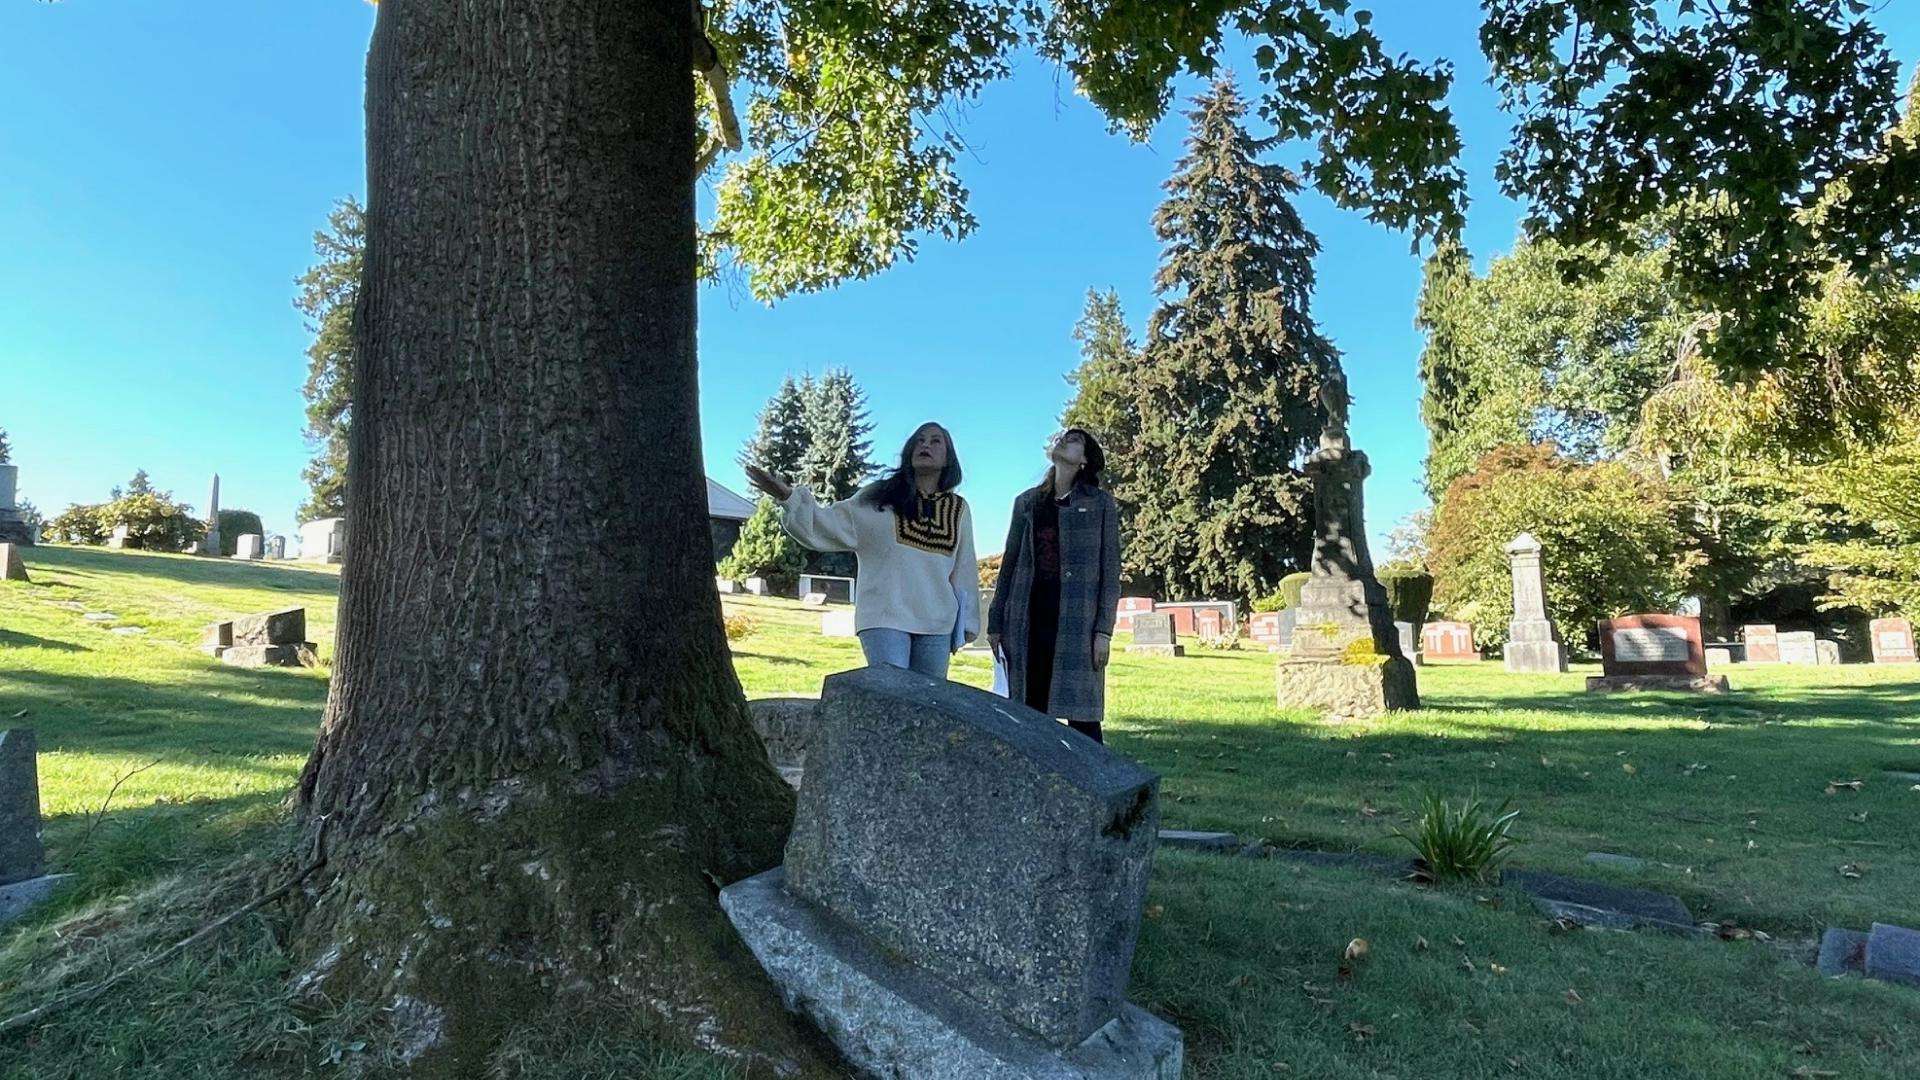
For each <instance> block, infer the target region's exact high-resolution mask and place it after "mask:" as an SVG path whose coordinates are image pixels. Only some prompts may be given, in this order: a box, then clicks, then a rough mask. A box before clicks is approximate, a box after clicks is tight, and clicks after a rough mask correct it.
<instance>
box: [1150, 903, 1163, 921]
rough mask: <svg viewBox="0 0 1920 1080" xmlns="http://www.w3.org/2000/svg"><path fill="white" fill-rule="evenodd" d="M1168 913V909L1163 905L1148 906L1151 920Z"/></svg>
mask: <svg viewBox="0 0 1920 1080" xmlns="http://www.w3.org/2000/svg"><path fill="white" fill-rule="evenodd" d="M1166 913H1167V909H1166V907H1165V906H1164V905H1161V904H1148V905H1147V918H1149V919H1157V918H1159V917H1160V916H1162V915H1165V914H1166Z"/></svg>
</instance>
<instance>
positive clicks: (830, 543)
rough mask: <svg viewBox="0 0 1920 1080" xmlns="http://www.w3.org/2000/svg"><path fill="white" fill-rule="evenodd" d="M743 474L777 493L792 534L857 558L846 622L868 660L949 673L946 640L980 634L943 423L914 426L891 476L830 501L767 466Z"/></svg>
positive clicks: (967, 522)
mask: <svg viewBox="0 0 1920 1080" xmlns="http://www.w3.org/2000/svg"><path fill="white" fill-rule="evenodd" d="M747 479H749V480H751V481H752V482H753V486H754V487H756V488H759V489H760V490H761V491H764V492H766V493H767V494H768V495H770V496H772V497H773V498H775V499H777V500H779V502H780V504H781V506H782V507H783V508H784V510H785V518H784V524H785V526H786V530H787V532H789V533H791V534H793V538H794V539H795V540H798V541H800V543H802V544H804V545H806V546H807V547H810V548H812V549H814V550H815V551H851V552H853V553H854V555H855V557H856V558H858V559H859V561H860V571H859V577H858V579H857V581H856V583H855V585H854V598H853V602H854V628H855V629H856V630H857V631H858V632H859V635H860V647H861V649H862V650H863V651H865V653H866V655H867V663H868V664H869V665H878V664H890V665H892V666H894V667H901V668H910V669H912V670H913V671H917V672H919V673H920V674H922V675H931V676H933V677H934V678H937V679H944V678H946V677H947V661H948V660H949V659H950V658H951V656H952V654H953V650H954V648H955V647H956V646H957V645H958V644H959V643H962V642H968V641H972V640H973V639H974V638H976V637H978V636H980V571H979V568H978V566H977V565H976V563H975V561H974V554H973V513H972V511H970V510H969V509H968V508H967V501H966V500H965V499H963V498H961V497H960V496H959V494H958V493H956V492H955V491H954V488H957V487H959V486H960V459H959V457H958V456H957V455H956V454H955V453H954V450H953V438H952V436H950V435H948V434H947V429H946V428H943V427H941V426H940V425H939V424H933V423H927V424H922V425H920V428H919V430H917V431H915V432H914V433H913V437H912V438H910V439H908V440H907V444H906V446H904V447H902V448H901V450H900V467H899V468H897V469H895V470H894V472H893V474H892V475H891V476H888V477H887V478H886V479H884V480H881V481H878V482H877V483H873V484H869V485H867V486H866V487H864V488H862V489H861V490H860V491H859V493H858V494H856V495H854V496H853V498H850V499H843V500H841V501H840V502H837V503H833V504H831V505H829V506H821V505H820V504H819V503H818V502H815V501H814V497H813V492H811V491H809V490H807V488H806V487H805V486H804V485H793V484H789V483H787V481H786V480H784V479H782V478H780V477H778V476H774V475H773V474H772V473H769V472H767V471H766V470H765V469H761V468H757V467H755V466H751V465H749V466H747Z"/></svg>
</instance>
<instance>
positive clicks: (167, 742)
mask: <svg viewBox="0 0 1920 1080" xmlns="http://www.w3.org/2000/svg"><path fill="white" fill-rule="evenodd" d="M209 670H210V671H218V672H220V673H221V676H222V678H221V686H220V689H219V691H218V693H217V695H216V693H212V692H209V691H208V690H207V689H206V688H195V687H192V686H167V685H154V684H151V683H144V682H140V681H138V680H135V679H126V678H120V677H117V676H109V675H68V674H54V673H50V672H45V671H13V672H9V673H8V674H7V675H6V681H7V683H8V686H9V689H8V690H7V692H6V693H5V694H4V695H3V697H4V703H5V707H6V710H7V712H8V713H9V715H11V714H12V713H13V712H17V711H20V710H25V711H26V712H27V713H28V715H29V716H31V717H32V720H31V723H32V724H33V727H34V729H35V731H36V734H37V735H38V739H39V744H40V752H41V753H43V754H44V753H60V752H65V753H125V754H136V755H138V754H149V755H152V756H155V757H160V756H166V757H167V758H168V759H169V760H170V761H173V762H175V763H179V764H191V763H193V762H194V760H195V759H196V758H198V759H203V760H204V759H217V760H218V763H219V765H220V766H221V767H222V768H233V767H235V765H236V763H235V761H234V759H235V758H251V757H258V756H262V755H286V754H305V753H307V752H308V751H310V750H312V749H313V742H314V738H315V736H316V734H317V732H318V730H319V724H320V711H321V709H322V708H323V707H324V706H325V705H326V700H327V684H326V683H325V682H324V681H322V680H320V679H315V678H311V677H306V676H301V675H296V674H293V673H291V672H280V671H266V670H249V669H244V668H227V667H220V668H211V669H209ZM230 694H244V695H245V697H244V698H241V697H238V696H235V697H229V696H228V695H230ZM241 767H243V768H245V767H247V766H241ZM262 768H264V766H262Z"/></svg>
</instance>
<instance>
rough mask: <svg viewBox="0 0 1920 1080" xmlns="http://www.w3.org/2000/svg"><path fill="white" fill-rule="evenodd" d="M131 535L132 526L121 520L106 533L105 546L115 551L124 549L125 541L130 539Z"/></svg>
mask: <svg viewBox="0 0 1920 1080" xmlns="http://www.w3.org/2000/svg"><path fill="white" fill-rule="evenodd" d="M132 537H133V529H132V527H130V526H129V525H127V523H126V522H124V521H123V522H121V523H120V524H118V525H115V526H114V527H113V532H111V533H109V534H107V546H108V547H110V548H112V549H114V550H115V551H121V550H124V549H125V548H126V546H127V541H128V540H130V539H132Z"/></svg>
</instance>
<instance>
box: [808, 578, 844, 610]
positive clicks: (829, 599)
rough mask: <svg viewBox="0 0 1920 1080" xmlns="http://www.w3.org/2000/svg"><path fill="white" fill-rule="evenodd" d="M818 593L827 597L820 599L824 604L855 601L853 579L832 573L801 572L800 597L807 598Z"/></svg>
mask: <svg viewBox="0 0 1920 1080" xmlns="http://www.w3.org/2000/svg"><path fill="white" fill-rule="evenodd" d="M816 593H817V594H819V595H820V596H822V597H824V598H825V599H823V600H821V601H820V602H821V603H823V604H851V603H853V579H852V578H850V577H835V576H833V575H831V574H801V575H800V586H799V596H800V599H802V600H805V599H806V598H807V597H809V596H813V595H815V594H816Z"/></svg>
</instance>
